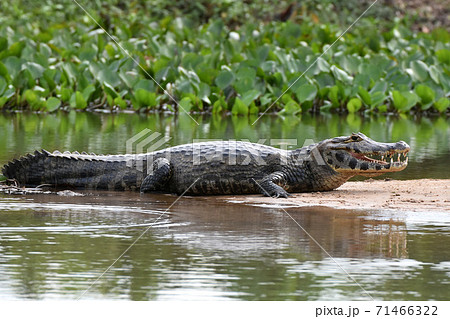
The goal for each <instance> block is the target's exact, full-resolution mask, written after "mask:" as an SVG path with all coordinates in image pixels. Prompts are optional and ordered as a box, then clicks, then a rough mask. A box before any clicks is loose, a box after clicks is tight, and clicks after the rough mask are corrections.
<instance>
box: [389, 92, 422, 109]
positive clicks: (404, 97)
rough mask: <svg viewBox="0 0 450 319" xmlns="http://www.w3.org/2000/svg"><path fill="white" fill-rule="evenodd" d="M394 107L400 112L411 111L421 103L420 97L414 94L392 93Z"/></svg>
mask: <svg viewBox="0 0 450 319" xmlns="http://www.w3.org/2000/svg"><path fill="white" fill-rule="evenodd" d="M392 101H393V103H394V107H395V108H396V109H397V110H398V111H400V112H407V111H409V110H410V109H411V108H412V107H413V106H414V105H416V104H417V102H418V101H419V97H418V96H417V95H416V94H414V93H412V92H400V91H393V92H392Z"/></svg>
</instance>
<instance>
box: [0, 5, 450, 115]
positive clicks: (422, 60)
mask: <svg viewBox="0 0 450 319" xmlns="http://www.w3.org/2000/svg"><path fill="white" fill-rule="evenodd" d="M77 2H78V3H79V4H80V5H81V6H83V8H85V10H86V12H85V11H83V10H82V9H81V8H80V7H79V6H78V5H77V3H76V2H75V1H73V0H63V1H50V0H46V1H41V2H35V1H25V0H21V1H15V2H13V3H10V2H9V1H6V0H0V5H1V11H2V12H3V14H2V16H1V17H0V109H3V110H22V109H30V110H33V111H44V112H53V111H55V110H61V109H63V110H64V109H80V110H83V109H85V110H92V109H98V108H100V109H111V110H128V109H130V110H135V111H139V112H147V111H171V112H176V111H178V110H180V109H181V108H182V109H184V110H185V111H188V112H204V111H208V112H213V113H221V112H228V113H232V114H240V115H246V114H257V113H261V112H265V111H269V112H279V113H281V114H297V113H301V112H310V111H312V112H349V113H357V112H367V113H385V112H394V113H411V112H414V113H418V112H420V113H422V112H424V113H446V112H449V111H450V102H449V92H450V41H449V40H450V34H449V32H448V31H447V30H446V29H445V27H430V28H426V30H425V31H426V32H421V31H420V30H417V28H415V27H414V15H411V14H410V15H405V16H404V17H401V18H399V17H395V14H394V13H395V8H393V7H388V6H387V5H386V3H384V2H382V1H381V3H380V4H375V5H374V6H373V7H372V8H371V9H370V10H369V11H368V12H367V15H365V16H364V17H362V18H361V19H360V20H359V21H357V22H356V23H355V24H354V26H353V27H352V28H351V29H350V30H349V31H348V32H347V33H345V35H344V36H342V37H340V35H342V33H343V31H345V30H346V29H347V28H348V26H350V24H351V23H353V22H354V21H355V20H356V18H358V16H359V15H360V14H361V13H362V12H363V11H364V10H365V9H366V8H367V7H368V6H369V5H370V2H365V1H363V2H357V1H350V2H349V3H348V4H346V5H343V4H339V3H336V4H334V1H313V0H308V1H304V2H302V4H301V5H300V4H297V3H294V2H292V1H277V2H275V1H263V0H258V1H249V2H248V3H247V1H226V0H215V1H197V2H187V3H185V2H182V1H172V2H171V4H170V5H169V4H167V2H165V1H137V0H136V1H128V2H126V1H117V0H108V1H89V2H88V1H81V0H80V1H77ZM437 2H438V3H439V1H437ZM88 13H89V15H90V16H89V15H88ZM94 20H95V21H97V22H98V23H99V24H100V26H101V27H100V26H99V25H97V24H96V22H94ZM413 30H414V31H413ZM422 31H423V30H422ZM109 35H111V36H112V38H111V37H110V36H109ZM284 92H285V94H283V93H284Z"/></svg>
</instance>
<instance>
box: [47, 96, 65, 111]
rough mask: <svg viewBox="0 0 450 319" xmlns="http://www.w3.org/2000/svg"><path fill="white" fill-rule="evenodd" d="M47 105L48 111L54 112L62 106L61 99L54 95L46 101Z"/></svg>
mask: <svg viewBox="0 0 450 319" xmlns="http://www.w3.org/2000/svg"><path fill="white" fill-rule="evenodd" d="M45 105H46V109H47V111H49V112H54V111H56V110H57V109H58V108H59V107H60V106H61V100H60V99H58V98H56V97H53V96H52V97H50V98H48V100H47V101H46V102H45Z"/></svg>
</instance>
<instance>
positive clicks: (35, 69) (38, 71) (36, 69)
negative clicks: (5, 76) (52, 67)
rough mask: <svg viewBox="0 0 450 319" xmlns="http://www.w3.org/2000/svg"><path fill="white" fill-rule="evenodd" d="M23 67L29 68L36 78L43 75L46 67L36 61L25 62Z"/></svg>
mask: <svg viewBox="0 0 450 319" xmlns="http://www.w3.org/2000/svg"><path fill="white" fill-rule="evenodd" d="M22 68H25V69H28V70H29V71H30V73H31V75H32V76H33V77H34V78H35V79H38V78H40V77H42V74H43V73H44V71H45V68H44V67H43V66H42V65H39V64H37V63H34V62H26V63H24V64H23V66H22Z"/></svg>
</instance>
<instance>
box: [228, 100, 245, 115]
mask: <svg viewBox="0 0 450 319" xmlns="http://www.w3.org/2000/svg"><path fill="white" fill-rule="evenodd" d="M231 114H233V115H247V114H248V106H247V105H245V103H244V102H242V100H241V99H239V98H238V97H237V98H236V99H235V100H234V104H233V108H232V109H231Z"/></svg>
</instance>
